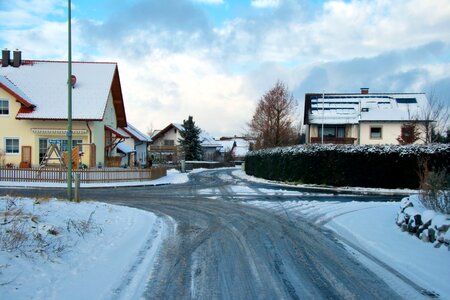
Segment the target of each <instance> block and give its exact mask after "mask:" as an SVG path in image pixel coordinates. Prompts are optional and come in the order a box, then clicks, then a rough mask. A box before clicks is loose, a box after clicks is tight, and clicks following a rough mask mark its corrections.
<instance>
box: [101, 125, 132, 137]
mask: <svg viewBox="0 0 450 300" xmlns="http://www.w3.org/2000/svg"><path fill="white" fill-rule="evenodd" d="M105 130H109V131H111V132H112V133H114V134H115V135H116V136H117V137H119V138H124V139H128V138H130V136H129V135H128V133H127V132H125V130H123V129H121V128H117V129H116V128H112V127H111V126H108V125H105Z"/></svg>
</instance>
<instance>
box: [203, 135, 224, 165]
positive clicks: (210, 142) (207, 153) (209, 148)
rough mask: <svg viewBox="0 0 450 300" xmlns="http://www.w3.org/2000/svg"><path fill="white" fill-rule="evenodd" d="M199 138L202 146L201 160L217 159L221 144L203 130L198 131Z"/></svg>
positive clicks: (218, 158)
mask: <svg viewBox="0 0 450 300" xmlns="http://www.w3.org/2000/svg"><path fill="white" fill-rule="evenodd" d="M199 139H200V145H201V147H202V160H204V161H219V160H220V156H221V155H220V150H221V148H222V145H221V144H220V143H219V142H218V141H216V140H215V139H214V138H213V137H212V136H210V135H209V134H208V133H206V132H205V131H202V132H201V133H200V136H199Z"/></svg>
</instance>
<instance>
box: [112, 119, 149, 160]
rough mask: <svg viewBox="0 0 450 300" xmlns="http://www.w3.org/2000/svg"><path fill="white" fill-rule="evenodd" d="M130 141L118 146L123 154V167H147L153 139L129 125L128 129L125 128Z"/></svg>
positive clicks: (127, 140)
mask: <svg viewBox="0 0 450 300" xmlns="http://www.w3.org/2000/svg"><path fill="white" fill-rule="evenodd" d="M123 131H125V132H126V133H127V134H128V136H129V137H130V138H129V139H126V140H125V141H123V142H122V143H120V144H119V145H118V146H117V149H118V151H119V152H120V153H122V155H123V157H122V161H121V165H122V166H133V165H136V166H146V165H147V163H148V145H149V144H150V142H151V138H150V137H149V136H148V135H147V134H145V133H143V132H141V131H139V129H137V128H136V127H134V126H133V125H131V124H130V123H127V127H124V128H123Z"/></svg>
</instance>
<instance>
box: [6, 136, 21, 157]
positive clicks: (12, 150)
mask: <svg viewBox="0 0 450 300" xmlns="http://www.w3.org/2000/svg"><path fill="white" fill-rule="evenodd" d="M5 148H6V154H19V148H20V142H19V139H18V138H5Z"/></svg>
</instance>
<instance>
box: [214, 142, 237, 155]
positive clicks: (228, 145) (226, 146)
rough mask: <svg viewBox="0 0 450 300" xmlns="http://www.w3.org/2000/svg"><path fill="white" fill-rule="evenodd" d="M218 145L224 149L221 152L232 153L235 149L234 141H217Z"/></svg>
mask: <svg viewBox="0 0 450 300" xmlns="http://www.w3.org/2000/svg"><path fill="white" fill-rule="evenodd" d="M217 143H219V144H220V145H221V146H222V148H220V152H227V151H231V149H233V146H234V140H220V141H217Z"/></svg>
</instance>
